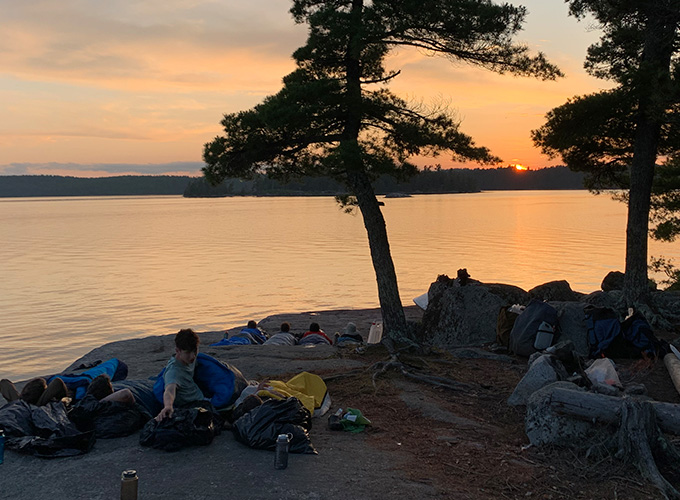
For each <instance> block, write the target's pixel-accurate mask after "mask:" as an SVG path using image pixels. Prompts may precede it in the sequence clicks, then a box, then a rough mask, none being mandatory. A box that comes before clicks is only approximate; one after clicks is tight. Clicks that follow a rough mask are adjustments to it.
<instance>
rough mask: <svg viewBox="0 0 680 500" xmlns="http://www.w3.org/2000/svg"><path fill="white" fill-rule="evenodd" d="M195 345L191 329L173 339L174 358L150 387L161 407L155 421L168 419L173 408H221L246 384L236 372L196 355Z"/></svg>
mask: <svg viewBox="0 0 680 500" xmlns="http://www.w3.org/2000/svg"><path fill="white" fill-rule="evenodd" d="M198 344H199V338H198V335H197V334H196V333H195V332H194V331H193V330H191V329H185V330H180V331H179V332H178V333H177V335H175V355H174V356H173V357H172V358H170V360H169V361H168V364H167V365H166V367H165V368H164V369H163V370H162V371H161V372H160V373H159V374H158V379H157V380H156V383H155V384H154V395H155V396H156V399H158V401H160V402H161V403H162V404H163V409H162V410H161V411H160V413H159V414H158V416H157V417H156V420H157V421H161V420H163V419H164V418H166V417H172V414H173V413H174V408H177V407H180V406H186V405H188V404H190V403H192V402H195V401H202V400H204V399H208V400H210V402H211V403H212V405H213V406H214V407H215V408H225V407H227V406H229V405H230V404H232V403H233V402H234V401H235V400H236V398H238V396H239V394H241V391H242V390H243V389H244V388H245V387H246V385H247V384H248V383H247V381H246V379H245V377H244V376H243V374H241V372H240V371H239V370H237V369H236V368H234V367H232V366H229V365H226V364H224V363H221V362H220V361H218V360H217V359H215V358H213V357H211V356H208V355H206V354H202V353H199V352H198Z"/></svg>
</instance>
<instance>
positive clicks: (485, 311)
mask: <svg viewBox="0 0 680 500" xmlns="http://www.w3.org/2000/svg"><path fill="white" fill-rule="evenodd" d="M428 298H429V303H428V306H427V310H426V311H425V313H424V314H423V321H422V324H423V335H424V337H425V340H426V341H427V342H428V343H430V344H433V345H438V346H444V347H461V346H469V345H480V344H483V343H486V342H493V341H494V340H495V338H496V321H497V319H498V311H499V310H500V308H501V306H504V305H507V301H506V300H505V299H504V298H503V297H501V296H499V295H496V294H495V293H492V292H491V291H490V290H489V288H488V287H486V286H485V285H483V284H482V283H479V282H471V283H469V284H468V285H465V286H461V284H460V282H459V281H458V280H452V279H449V278H448V277H446V276H440V277H439V278H437V281H436V282H434V283H432V285H431V286H430V290H429V291H428Z"/></svg>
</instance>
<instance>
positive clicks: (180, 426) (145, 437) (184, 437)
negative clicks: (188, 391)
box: [139, 401, 224, 451]
mask: <svg viewBox="0 0 680 500" xmlns="http://www.w3.org/2000/svg"><path fill="white" fill-rule="evenodd" d="M223 423H224V420H223V419H222V417H220V415H219V414H218V413H217V410H215V408H214V407H213V406H212V404H210V401H196V402H194V403H190V404H189V405H187V406H185V407H182V408H175V411H174V412H173V414H172V417H170V418H165V419H163V420H161V421H160V422H157V421H156V420H155V419H151V420H149V421H148V422H147V423H146V425H145V426H144V428H143V429H142V432H141V433H140V434H139V444H141V445H142V446H149V447H151V448H156V449H159V450H165V451H177V450H181V449H182V448H185V447H187V446H196V445H199V446H205V445H208V444H210V443H212V440H213V438H214V437H215V436H217V435H219V434H220V431H221V429H222V425H223Z"/></svg>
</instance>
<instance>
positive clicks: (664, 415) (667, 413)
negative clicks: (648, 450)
mask: <svg viewBox="0 0 680 500" xmlns="http://www.w3.org/2000/svg"><path fill="white" fill-rule="evenodd" d="M623 402H624V399H623V398H619V397H614V396H605V395H603V394H597V393H593V392H582V391H573V390H570V389H563V388H555V389H554V390H553V391H552V392H551V395H550V407H551V408H552V409H553V410H555V411H556V412H558V413H561V414H563V415H569V416H572V417H579V418H582V419H584V420H593V419H594V420H599V421H601V422H607V423H616V422H619V421H620V419H621V411H622V410H621V408H622V406H623ZM649 403H650V405H651V406H652V408H653V409H654V413H655V414H656V423H657V424H658V426H659V427H660V428H661V430H662V431H663V432H666V433H668V434H674V435H680V405H677V404H672V403H663V402H661V401H650V402H649Z"/></svg>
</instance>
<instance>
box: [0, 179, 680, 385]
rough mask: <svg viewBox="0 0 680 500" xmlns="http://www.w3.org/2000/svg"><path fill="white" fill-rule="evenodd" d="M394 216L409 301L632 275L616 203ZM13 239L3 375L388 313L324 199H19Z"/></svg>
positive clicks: (406, 206)
mask: <svg viewBox="0 0 680 500" xmlns="http://www.w3.org/2000/svg"><path fill="white" fill-rule="evenodd" d="M383 208H384V213H385V218H386V220H387V226H388V232H389V237H390V243H391V248H392V254H393V257H394V261H395V265H396V268H397V274H398V278H399V285H400V291H401V295H402V299H403V302H404V304H411V303H412V302H411V300H412V298H413V297H416V296H418V295H420V294H422V293H424V292H425V291H427V289H428V287H429V285H430V283H431V282H432V281H434V280H435V279H436V277H437V275H439V274H448V275H449V276H455V274H456V270H457V269H459V268H461V267H465V268H467V269H468V271H469V273H470V274H471V275H472V277H473V278H476V279H479V280H482V281H487V282H502V283H509V284H514V285H518V286H521V287H523V288H525V289H529V288H532V287H534V286H536V285H538V284H541V283H544V282H547V281H551V280H556V279H566V280H568V281H569V283H570V284H571V286H572V288H573V289H574V290H578V291H583V292H590V291H593V290H596V289H599V285H600V283H601V281H602V278H603V277H604V276H605V274H606V273H607V272H608V271H610V270H623V266H624V250H625V206H624V205H622V204H621V203H618V202H615V201H612V200H611V199H610V198H608V197H607V196H605V195H602V196H593V195H591V194H589V193H588V192H585V191H523V192H517V191H512V192H509V191H508V192H487V193H476V194H457V195H427V196H415V197H413V198H404V199H389V200H385V207H383ZM0 237H1V238H2V245H1V246H0V325H2V327H1V330H0V343H1V345H2V349H1V350H0V378H3V377H7V378H12V379H25V378H27V377H30V376H35V375H40V374H49V373H54V372H58V371H61V370H62V369H64V368H65V367H66V366H68V365H69V364H70V363H71V362H72V361H74V360H75V359H76V358H77V357H79V356H81V355H82V354H84V353H86V352H88V351H89V350H91V349H92V348H94V347H97V346H99V345H101V344H103V343H106V342H111V341H115V340H121V339H128V338H134V337H144V336H148V335H161V334H169V333H175V332H176V331H177V330H178V329H179V328H183V327H191V328H194V329H196V330H199V331H205V330H218V329H225V328H231V327H233V326H236V325H238V324H241V323H245V322H246V321H247V320H248V319H256V320H259V319H262V318H264V317H265V316H267V315H270V314H276V313H286V312H291V313H292V312H304V311H311V310H322V309H340V308H367V307H377V305H378V301H377V288H376V284H375V277H374V274H373V269H372V266H371V260H370V255H369V250H368V243H367V240H366V234H365V230H364V227H363V222H362V220H361V217H360V215H356V216H352V215H346V214H344V213H343V212H342V211H340V210H339V208H338V206H337V205H336V203H335V201H334V200H333V199H332V198H327V197H319V198H308V197H306V198H219V199H184V198H181V197H179V196H153V197H83V198H21V199H7V198H6V199H0ZM651 254H652V255H655V256H658V255H665V256H666V257H675V259H676V263H678V261H680V248H679V245H677V244H660V243H656V242H652V243H651ZM293 326H294V328H304V327H306V326H307V325H299V326H298V325H293ZM322 327H323V325H322Z"/></svg>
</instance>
